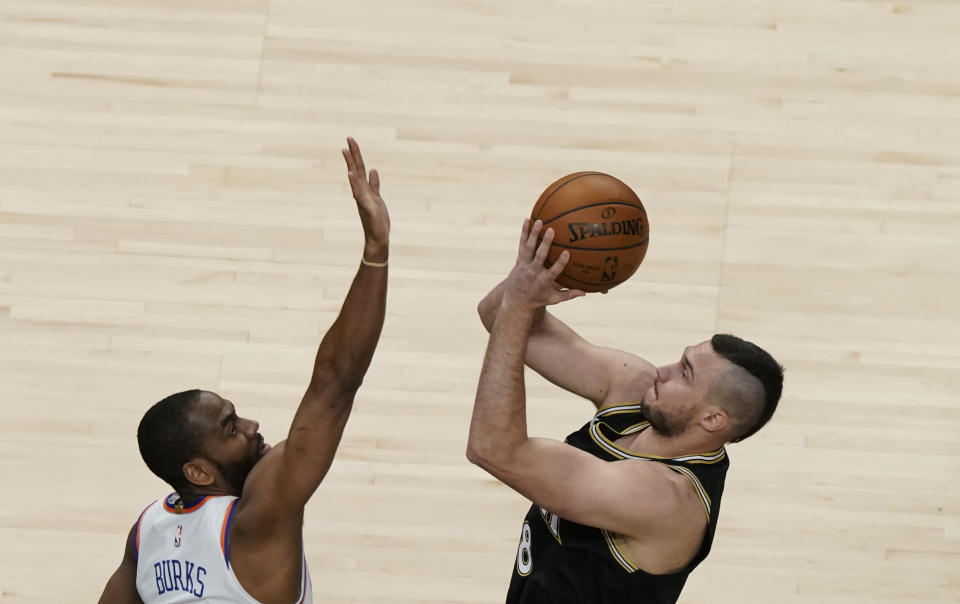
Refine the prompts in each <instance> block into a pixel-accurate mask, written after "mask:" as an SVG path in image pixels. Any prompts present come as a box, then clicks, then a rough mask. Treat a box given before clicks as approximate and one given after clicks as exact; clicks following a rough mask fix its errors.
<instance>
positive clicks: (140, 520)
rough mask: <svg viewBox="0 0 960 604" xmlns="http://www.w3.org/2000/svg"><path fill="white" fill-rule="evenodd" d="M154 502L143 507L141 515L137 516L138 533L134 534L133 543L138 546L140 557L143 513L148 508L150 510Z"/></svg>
mask: <svg viewBox="0 0 960 604" xmlns="http://www.w3.org/2000/svg"><path fill="white" fill-rule="evenodd" d="M153 503H156V502H153ZM153 503H151V504H150V505H148V506H147V507H145V508H143V511H142V512H140V515H139V516H137V532H136V535H135V536H134V541H133V544H134V547H135V548H136V552H137V557H138V558H139V557H140V525H141V524H142V523H143V515H144V514H146V513H147V510H149V509H150V508H151V506H153Z"/></svg>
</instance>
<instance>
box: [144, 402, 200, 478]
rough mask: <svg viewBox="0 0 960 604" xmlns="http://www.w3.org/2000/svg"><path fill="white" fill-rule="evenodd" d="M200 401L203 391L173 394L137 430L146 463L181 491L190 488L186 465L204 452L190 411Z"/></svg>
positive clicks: (159, 404)
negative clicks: (185, 472)
mask: <svg viewBox="0 0 960 604" xmlns="http://www.w3.org/2000/svg"><path fill="white" fill-rule="evenodd" d="M199 399H200V390H185V391H184V392H178V393H176V394H171V395H170V396H168V397H167V398H165V399H163V400H162V401H160V402H159V403H156V404H155V405H153V406H152V407H150V409H148V410H147V412H146V413H144V414H143V419H141V420H140V425H139V426H138V427H137V444H138V445H139V446H140V456H141V457H143V461H144V462H145V463H146V464H147V467H148V468H150V471H151V472H153V473H154V474H156V475H157V476H159V477H160V478H161V479H163V480H164V481H165V482H167V483H169V484H170V486H172V487H173V488H174V489H176V490H178V491H179V490H180V489H181V487H186V486H189V482H188V481H187V478H186V476H184V474H183V465H184V464H185V463H187V462H188V461H190V460H191V459H193V458H195V457H199V456H200V455H202V451H203V449H202V447H201V439H200V434H199V433H198V431H197V426H196V424H195V423H194V422H191V421H190V412H191V411H192V410H193V408H194V407H195V406H196V404H197V401H198V400H199Z"/></svg>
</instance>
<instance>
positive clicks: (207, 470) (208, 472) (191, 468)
mask: <svg viewBox="0 0 960 604" xmlns="http://www.w3.org/2000/svg"><path fill="white" fill-rule="evenodd" d="M183 475H184V476H185V477H186V479H187V480H189V481H190V483H191V484H194V485H196V486H198V487H207V486H210V485H212V484H213V483H214V481H215V480H216V479H217V473H216V469H215V468H214V467H213V464H212V463H210V462H209V461H208V460H206V459H203V458H200V457H194V458H193V459H191V460H190V461H188V462H187V463H185V464H183Z"/></svg>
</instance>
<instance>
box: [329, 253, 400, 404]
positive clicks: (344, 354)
mask: <svg viewBox="0 0 960 604" xmlns="http://www.w3.org/2000/svg"><path fill="white" fill-rule="evenodd" d="M364 258H366V259H367V260H368V261H369V262H386V259H387V247H386V246H378V247H377V248H375V249H371V246H367V249H365V250H364ZM386 303H387V267H386V266H384V267H379V266H370V265H367V264H361V265H360V268H359V269H357V274H356V276H355V277H354V279H353V283H352V284H351V285H350V289H349V291H348V292H347V296H346V298H345V299H344V301H343V306H342V308H341V309H340V314H339V315H338V316H337V319H336V320H335V321H334V322H333V325H331V326H330V329H329V330H328V331H327V333H326V335H324V337H323V340H322V341H321V343H320V347H319V348H318V350H317V357H316V361H315V363H314V370H313V377H312V380H311V386H324V387H326V386H329V384H326V383H324V382H326V381H328V380H330V379H334V380H336V381H338V382H340V383H342V384H344V385H345V386H347V387H349V388H357V387H359V386H360V382H362V381H363V376H364V375H365V374H366V372H367V368H368V367H369V366H370V361H371V360H372V359H373V354H374V351H375V350H376V347H377V342H378V341H379V340H380V333H381V331H382V330H383V321H384V315H385V312H386Z"/></svg>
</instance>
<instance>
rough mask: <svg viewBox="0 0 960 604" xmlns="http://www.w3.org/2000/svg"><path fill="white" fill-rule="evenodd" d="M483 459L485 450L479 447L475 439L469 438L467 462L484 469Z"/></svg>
mask: <svg viewBox="0 0 960 604" xmlns="http://www.w3.org/2000/svg"><path fill="white" fill-rule="evenodd" d="M483 459H484V458H483V448H482V447H480V446H478V445H477V442H476V439H475V438H473V437H471V438H469V439H468V440H467V461H469V462H470V463H472V464H473V465H475V466H479V467H481V468H482V467H484V465H483V464H484V462H483Z"/></svg>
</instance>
